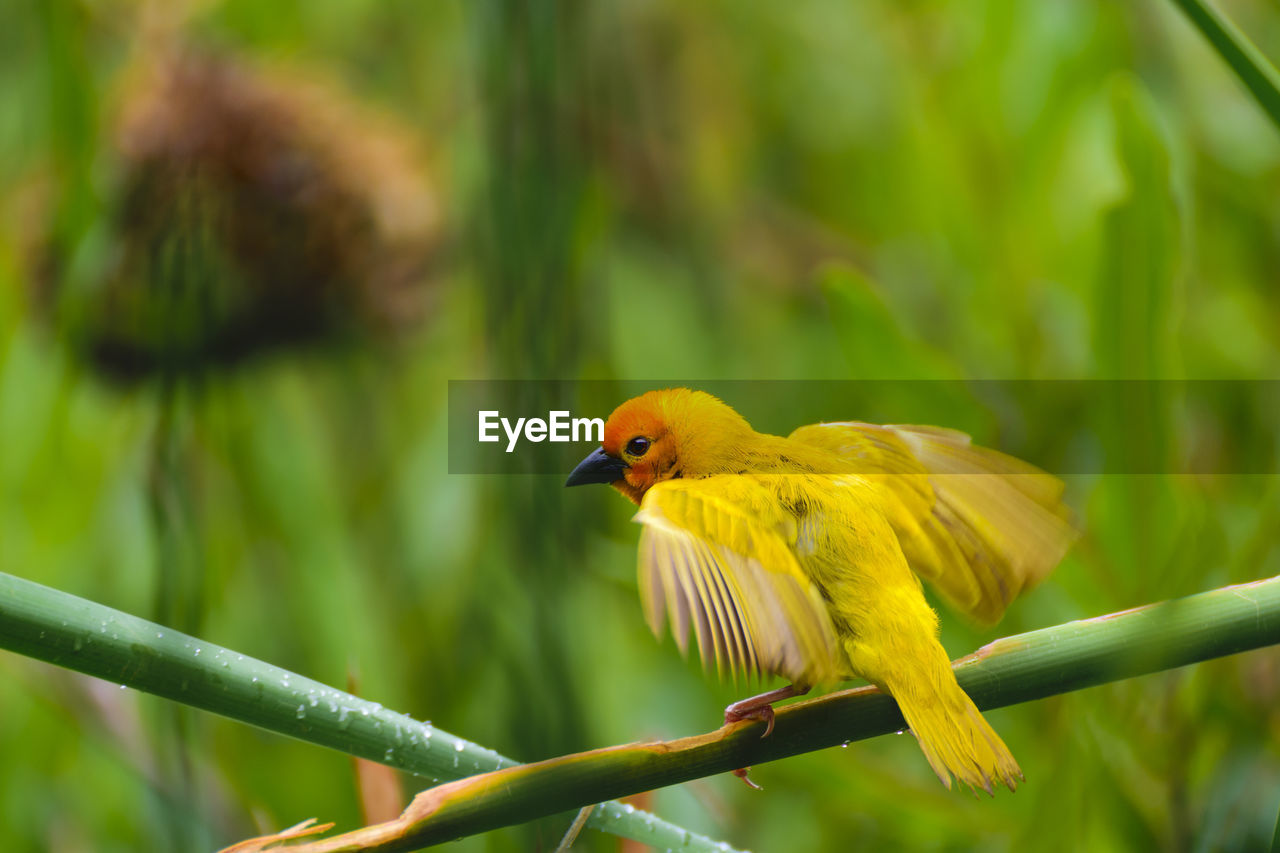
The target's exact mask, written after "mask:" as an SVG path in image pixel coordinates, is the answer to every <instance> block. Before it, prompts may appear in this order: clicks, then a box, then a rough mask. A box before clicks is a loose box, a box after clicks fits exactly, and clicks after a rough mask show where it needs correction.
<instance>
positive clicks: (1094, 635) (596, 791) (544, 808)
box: [246, 577, 1280, 853]
mask: <svg viewBox="0 0 1280 853" xmlns="http://www.w3.org/2000/svg"><path fill="white" fill-rule="evenodd" d="M1275 643H1280V577H1275V578H1271V579H1268V580H1263V581H1256V582H1254V583H1249V584H1241V585H1239V586H1229V587H1223V588H1221V589H1216V590H1212V591H1210V592H1204V593H1200V594H1198V595H1193V596H1189V597H1187V598H1181V599H1176V600H1174V601H1167V602H1162V603H1159V604H1151V605H1147V606H1145V607H1138V608H1134V609H1133V610H1126V611H1123V612H1121V613H1113V614H1111V615H1109V616H1101V617H1098V618H1096V619H1086V620H1083V621H1078V622H1069V623H1067V624H1065V625H1058V626H1055V627H1052V628H1044V629H1042V630H1039V631H1032V632H1030V633H1027V634H1019V635H1017V636H1013V637H1007V638H1005V639H1002V640H997V641H995V642H993V643H991V644H989V645H987V646H984V647H983V648H982V649H980V650H979V651H977V652H976V653H974V654H972V655H969V656H968V657H966V658H963V659H962V660H960V661H957V663H956V677H957V678H958V679H959V681H960V685H961V686H962V687H963V688H964V689H965V691H966V692H968V694H969V695H970V696H971V697H972V698H973V700H974V702H975V703H976V704H977V705H978V707H980V708H984V709H989V708H999V707H1003V706H1005V705H1012V704H1015V703H1019V702H1029V701H1031V700H1033V699H1041V698H1044V697H1046V696H1053V695H1056V694H1059V693H1067V692H1070V691H1073V690H1082V689H1084V688H1086V687H1092V686H1095V685H1098V684H1104V683H1106V682H1110V681H1118V680H1120V679H1123V678H1131V677H1134V676H1138V675H1145V674H1147V673H1152V672H1158V671H1160V670H1165V669H1172V668H1174V667H1179V666H1185V665H1187V664H1192V663H1197V662H1199V661H1203V660H1208V659H1210V658H1215V657H1220V656H1223V655H1229V654H1234V653H1236V652H1241V651H1245V650H1248V649H1254V648H1259V647H1262V646H1267V645H1272V644H1275ZM905 725H906V724H905V722H904V721H903V719H902V714H901V713H899V711H898V706H897V704H896V703H895V702H894V701H893V699H891V698H890V697H889V696H888V695H886V694H883V693H881V692H880V691H879V690H877V689H876V688H874V687H860V688H857V689H854V690H846V691H843V692H840V693H832V694H829V695H827V696H823V697H821V698H818V699H813V700H810V701H806V702H798V703H795V704H792V705H789V706H785V707H783V708H779V709H778V711H777V719H776V724H775V727H774V731H773V734H771V735H770V736H769V737H767V738H761V737H760V726H761V724H760V723H754V722H742V723H735V724H733V725H731V726H725V727H724V728H721V729H719V730H718V731H715V732H711V733H709V734H705V735H699V736H696V737H689V738H681V739H679V740H673V741H666V742H661V743H643V744H629V745H626V746H616V747H609V748H607V749H599V750H593V751H591V752H584V753H579V754H577V755H569V756H564V757H562V758H555V759H552V760H550V761H543V762H539V763H537V764H526V765H522V766H520V767H512V768H507V769H505V770H499V771H496V772H493V773H486V774H484V775H482V776H473V777H471V778H469V779H462V780H459V781H456V782H450V783H448V784H445V785H440V786H437V787H435V788H432V789H430V790H428V791H424V792H422V793H421V794H419V795H418V796H417V797H416V798H415V799H414V801H413V802H412V803H411V804H410V805H409V808H407V809H406V810H405V812H404V814H402V815H401V816H400V817H398V818H396V819H395V820H393V821H389V822H387V823H384V824H378V825H376V826H371V827H366V828H365V829H361V830H356V831H355V832H351V833H346V834H344V835H340V836H336V837H333V838H329V839H325V840H321V841H316V842H312V843H309V844H302V845H299V846H297V847H290V848H288V849H289V850H290V851H291V853H341V851H357V850H358V851H384V853H389V851H403V850H416V849H418V848H420V847H423V846H426V845H428V844H434V843H438V842H442V841H447V840H451V839H456V838H460V837H462V836H466V835H473V834H475V833H479V832H485V831H487V830H490V829H496V828H497V827H500V826H507V825H510V824H516V823H523V822H525V821H529V820H534V819H536V818H539V817H542V816H544V815H549V814H557V813H560V812H563V811H566V810H568V809H573V808H580V807H582V806H585V805H588V804H590V803H592V802H594V801H596V800H598V799H600V798H606V797H621V796H627V795H629V794H635V793H639V792H641V791H649V790H653V789H654V788H661V787H664V786H667V785H674V784H677V783H680V782H687V781H689V780H690V779H697V778H700V777H703V776H711V775H714V774H717V773H723V772H725V771H727V770H732V769H734V768H736V767H743V766H746V765H750V764H760V763H763V762H766V761H775V760H777V759H779V758H786V757H788V756H791V755H796V754H799V753H802V752H810V751H813V750H817V749H823V748H826V747H830V746H835V745H836V744H839V743H847V742H849V741H854V740H863V739H866V738H870V737H875V736H877V735H883V734H888V733H889V732H894V731H900V730H901V729H903V728H904V727H905ZM1029 775H1031V776H1032V780H1033V781H1034V770H1033V771H1032V774H1029ZM246 849H250V850H251V849H258V848H246Z"/></svg>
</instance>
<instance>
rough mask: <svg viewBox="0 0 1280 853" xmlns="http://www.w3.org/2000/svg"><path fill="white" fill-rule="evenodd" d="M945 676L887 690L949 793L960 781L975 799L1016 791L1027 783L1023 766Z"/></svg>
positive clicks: (891, 685) (949, 676) (889, 686)
mask: <svg viewBox="0 0 1280 853" xmlns="http://www.w3.org/2000/svg"><path fill="white" fill-rule="evenodd" d="M945 672H946V674H945V677H943V676H942V674H941V673H939V674H938V677H935V678H913V679H904V680H902V681H901V682H900V683H897V684H894V683H892V682H891V683H888V684H886V685H884V686H885V689H887V690H888V691H889V693H890V694H892V695H893V697H894V699H896V700H897V702H898V707H899V708H901V709H902V716H903V717H905V718H906V721H907V725H908V726H909V727H910V728H911V732H912V734H914V735H915V736H916V740H917V741H918V742H919V744H920V749H921V751H922V752H924V756H925V758H926V759H927V760H928V762H929V766H930V767H932V768H933V772H934V773H936V774H938V778H939V779H941V780H942V784H944V785H946V786H947V787H948V788H950V787H951V778H952V776H955V778H956V779H958V780H959V781H961V782H963V783H964V784H965V785H967V786H968V787H969V788H970V789H972V790H973V791H974V792H975V793H976V792H977V790H978V789H981V790H984V791H986V792H987V793H988V794H994V793H995V786H996V785H1000V784H1003V785H1005V786H1006V787H1007V788H1008V789H1009V790H1010V791H1016V790H1017V788H1018V782H1019V781H1022V779H1023V776H1022V770H1021V768H1019V767H1018V762H1017V761H1015V760H1014V758H1013V754H1012V753H1010V752H1009V748H1008V747H1007V746H1005V745H1004V741H1002V740H1001V739H1000V736H999V735H998V734H996V733H995V730H994V729H992V728H991V726H990V725H989V724H988V723H987V721H986V720H985V719H983V717H982V714H981V713H980V712H979V711H978V707H977V706H976V705H974V704H973V700H972V699H970V698H969V697H968V695H967V694H965V692H964V691H963V690H961V689H960V685H959V684H957V683H956V680H955V676H954V675H953V674H952V672H951V669H950V667H948V668H947V669H946V671H945Z"/></svg>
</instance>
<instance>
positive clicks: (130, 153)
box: [55, 50, 440, 377]
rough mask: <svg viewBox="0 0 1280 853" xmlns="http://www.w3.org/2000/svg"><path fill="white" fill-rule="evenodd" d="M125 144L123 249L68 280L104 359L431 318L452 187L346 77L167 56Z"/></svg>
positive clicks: (80, 325)
mask: <svg viewBox="0 0 1280 853" xmlns="http://www.w3.org/2000/svg"><path fill="white" fill-rule="evenodd" d="M112 144H113V148H114V152H113V156H114V157H117V158H118V161H117V162H118V164H119V165H118V180H117V182H116V189H115V191H114V192H113V193H112V194H111V199H110V202H109V213H108V216H109V218H110V221H109V223H108V230H109V232H110V235H111V238H110V241H109V242H110V248H109V249H108V250H107V251H106V252H104V253H103V256H104V257H103V260H102V262H101V263H100V264H98V265H96V266H95V267H94V269H95V272H94V273H93V274H92V275H91V276H89V280H88V281H87V282H82V283H80V284H77V285H74V286H68V287H64V288H58V289H55V293H56V301H57V308H58V314H59V316H60V317H62V318H66V317H68V316H70V317H74V318H76V319H75V320H74V321H72V322H71V323H70V324H69V325H68V331H70V332H71V333H72V335H73V336H74V337H75V339H76V340H78V341H81V342H82V343H83V345H84V350H85V351H86V352H87V353H88V355H89V358H90V359H91V361H92V362H93V363H94V364H95V366H97V367H99V368H100V369H102V370H104V371H105V372H107V373H110V374H113V375H117V376H124V377H137V376H145V375H150V374H156V373H171V372H175V371H176V372H187V371H192V370H201V369H207V368H211V367H219V366H227V365H231V364H235V363H239V362H241V361H243V360H245V359H246V358H248V357H251V356H253V355H255V354H258V353H261V352H263V351H267V350H271V349H277V348H280V347H282V346H289V345H296V344H302V343H317V342H326V341H337V340H344V339H347V340H349V339H351V338H352V337H353V336H359V335H365V336H369V335H370V334H372V335H382V334H384V333H385V332H387V331H394V330H398V329H403V328H406V327H408V326H411V325H412V324H414V323H415V322H416V321H417V320H419V319H420V318H421V317H422V315H423V314H424V311H425V307H426V298H427V294H426V293H425V290H426V286H425V284H426V279H427V272H428V267H429V266H430V265H431V263H432V260H433V258H434V257H435V256H436V254H437V253H438V248H439V244H440V239H439V232H440V228H439V216H438V212H437V206H436V201H435V197H434V195H433V194H432V191H431V188H430V186H429V184H428V181H427V179H426V176H425V173H424V171H423V169H422V168H421V166H420V164H419V163H418V161H417V159H416V157H415V155H414V153H413V147H412V145H411V144H410V143H409V141H408V135H407V134H406V133H405V132H404V131H403V130H401V129H399V128H397V127H395V126H393V125H392V124H391V123H390V122H389V121H388V120H387V119H386V118H385V117H382V116H377V115H374V114H372V111H371V110H369V109H368V108H365V107H363V106H361V105H359V104H356V103H354V102H352V100H351V99H350V98H347V97H344V96H342V95H340V94H339V93H337V92H336V91H335V90H334V88H333V87H331V86H324V85H321V84H319V83H317V82H315V81H312V80H308V79H302V78H296V77H289V76H285V75H282V74H278V73H268V72H264V71H262V70H260V69H255V68H251V67H249V66H248V65H247V64H245V63H242V62H240V61H237V60H234V59H230V58H227V57H224V56H217V55H213V54H208V53H199V52H193V51H190V50H181V51H176V50H169V51H163V52H161V51H156V52H153V55H152V56H150V57H149V58H148V61H146V62H145V63H142V64H140V66H139V67H138V69H137V70H136V71H135V72H134V73H133V74H131V75H130V77H129V80H128V83H127V84H126V86H125V87H124V90H123V98H122V101H121V108H120V110H119V114H118V117H117V118H116V120H115V122H114V127H113V134H112ZM56 280H57V279H56V278H55V281H56ZM59 289H60V290H62V291H65V292H56V291H57V290H59ZM68 300H70V301H71V303H72V304H71V305H70V306H68V305H67V304H66V303H67V301H68Z"/></svg>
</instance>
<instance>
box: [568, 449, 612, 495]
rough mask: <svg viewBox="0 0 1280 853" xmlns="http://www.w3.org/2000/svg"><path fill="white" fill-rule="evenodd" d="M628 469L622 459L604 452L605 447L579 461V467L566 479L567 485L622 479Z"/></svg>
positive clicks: (609, 481) (582, 484)
mask: <svg viewBox="0 0 1280 853" xmlns="http://www.w3.org/2000/svg"><path fill="white" fill-rule="evenodd" d="M626 470H627V466H626V465H625V464H623V462H622V460H621V459H615V458H614V457H612V456H610V455H609V454H607V453H605V452H604V448H603V447H599V448H596V450H595V452H594V453H592V454H591V455H590V456H588V457H587V458H586V459H583V460H582V461H581V462H579V463H578V467H577V468H574V469H573V472H572V473H571V474H569V479H567V480H565V481H564V484H565V485H566V486H585V485H587V484H588V483H614V482H617V481H618V480H621V479H622V474H623V472H624V471H626Z"/></svg>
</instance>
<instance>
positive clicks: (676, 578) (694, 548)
mask: <svg viewBox="0 0 1280 853" xmlns="http://www.w3.org/2000/svg"><path fill="white" fill-rule="evenodd" d="M635 519H636V521H639V522H640V523H642V524H643V525H644V531H643V532H642V533H641V535H640V599H641V602H642V604H643V605H644V611H645V616H646V617H647V619H648V621H649V627H650V628H652V629H653V631H654V633H655V634H659V633H661V631H662V625H663V622H664V621H666V620H667V618H668V617H669V618H670V621H671V632H672V634H673V635H674V636H675V639H676V644H677V645H678V646H679V647H680V651H681V652H686V651H687V649H688V641H689V623H690V622H692V623H693V630H694V635H695V637H696V638H697V643H698V652H699V655H700V657H701V658H702V663H703V665H704V666H708V665H709V664H710V662H711V661H712V660H714V661H715V664H716V668H717V670H720V671H722V672H723V670H724V669H726V668H727V669H728V670H729V671H730V672H731V673H733V674H734V675H735V676H736V675H737V674H743V675H756V674H778V675H782V676H784V677H786V678H789V679H791V680H792V681H793V682H794V683H798V684H805V685H813V684H821V683H829V682H833V681H837V680H839V678H840V677H841V676H840V670H841V669H842V666H841V664H840V662H839V661H840V660H841V659H842V658H841V657H840V653H839V652H838V646H837V644H836V639H835V632H834V630H833V629H832V626H831V619H830V617H829V616H828V615H827V608H826V604H825V603H824V601H823V599H822V596H821V595H820V594H819V592H818V590H817V588H816V587H815V586H814V585H813V584H812V583H810V581H809V580H808V578H807V577H806V576H805V574H804V572H803V571H802V570H801V568H800V565H799V563H798V562H797V561H796V557H795V554H794V553H793V552H792V549H791V546H792V545H793V544H794V542H795V536H796V525H795V521H794V519H793V518H792V517H791V516H790V515H788V514H787V513H786V511H785V510H783V509H782V508H781V507H780V506H779V505H778V501H777V500H776V499H775V498H774V496H773V495H772V494H771V493H770V492H769V490H768V489H767V488H766V487H765V486H764V485H762V484H761V482H760V481H758V480H756V479H755V478H753V477H749V476H738V475H727V476H718V477H708V478H706V479H700V480H669V481H667V482H664V483H660V484H658V485H656V486H654V487H653V488H651V489H649V491H648V492H647V493H646V494H645V497H644V500H643V502H642V503H641V504H640V511H639V512H638V513H637V514H636V516H635Z"/></svg>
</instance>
